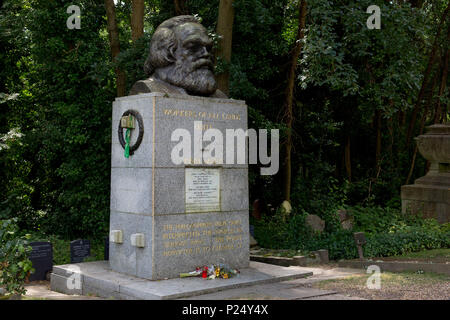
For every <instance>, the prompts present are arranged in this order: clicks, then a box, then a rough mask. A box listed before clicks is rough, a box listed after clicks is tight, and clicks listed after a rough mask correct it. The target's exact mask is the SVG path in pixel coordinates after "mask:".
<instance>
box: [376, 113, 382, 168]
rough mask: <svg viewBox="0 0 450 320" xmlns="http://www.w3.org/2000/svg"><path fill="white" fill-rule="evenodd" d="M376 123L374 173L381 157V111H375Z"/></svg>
mask: <svg viewBox="0 0 450 320" xmlns="http://www.w3.org/2000/svg"><path fill="white" fill-rule="evenodd" d="M375 121H376V125H375V126H376V132H377V142H376V147H375V171H376V172H377V171H378V167H379V165H380V164H379V162H380V155H381V111H380V110H377V111H376V112H375Z"/></svg>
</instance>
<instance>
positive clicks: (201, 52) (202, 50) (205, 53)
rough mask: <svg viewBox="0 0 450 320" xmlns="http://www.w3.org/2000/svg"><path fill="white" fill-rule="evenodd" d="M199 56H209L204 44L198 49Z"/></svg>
mask: <svg viewBox="0 0 450 320" xmlns="http://www.w3.org/2000/svg"><path fill="white" fill-rule="evenodd" d="M200 57H201V58H208V59H209V58H210V53H209V51H208V49H207V48H206V47H205V46H202V48H201V50H200Z"/></svg>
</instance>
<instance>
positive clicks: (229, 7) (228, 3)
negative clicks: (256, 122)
mask: <svg viewBox="0 0 450 320" xmlns="http://www.w3.org/2000/svg"><path fill="white" fill-rule="evenodd" d="M233 22H234V8H233V0H220V3H219V16H218V18H217V34H218V35H219V36H220V37H221V38H220V39H219V47H218V49H217V52H216V57H217V58H218V59H221V60H223V61H224V62H225V63H226V64H227V67H228V66H229V64H230V62H231V45H232V38H233ZM216 78H217V85H218V88H219V89H220V90H221V91H223V92H224V93H225V94H226V95H228V94H229V87H230V71H229V70H228V68H227V70H225V71H224V72H222V73H220V74H218V75H217V77H216Z"/></svg>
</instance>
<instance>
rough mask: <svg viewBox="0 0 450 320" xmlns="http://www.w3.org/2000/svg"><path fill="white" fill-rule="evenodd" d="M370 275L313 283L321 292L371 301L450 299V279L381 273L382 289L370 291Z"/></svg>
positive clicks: (442, 276)
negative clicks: (330, 292)
mask: <svg viewBox="0 0 450 320" xmlns="http://www.w3.org/2000/svg"><path fill="white" fill-rule="evenodd" d="M369 276H371V275H370V274H367V275H366V274H364V275H352V276H350V277H346V278H343V279H334V280H325V281H320V282H317V283H313V284H312V285H311V286H312V287H313V288H317V289H325V290H335V291H337V292H338V293H340V294H345V295H351V296H356V297H361V298H365V299H370V300H450V277H449V276H445V275H439V274H433V273H426V274H425V273H421V274H420V273H406V272H405V273H389V272H384V273H382V274H381V282H380V284H381V286H380V289H368V287H367V280H368V278H369Z"/></svg>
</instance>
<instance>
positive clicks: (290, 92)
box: [284, 0, 306, 201]
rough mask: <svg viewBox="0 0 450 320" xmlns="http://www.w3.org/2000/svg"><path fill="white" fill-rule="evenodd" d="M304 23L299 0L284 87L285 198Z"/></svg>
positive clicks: (302, 3) (303, 4) (303, 3)
mask: <svg viewBox="0 0 450 320" xmlns="http://www.w3.org/2000/svg"><path fill="white" fill-rule="evenodd" d="M305 23H306V1H304V0H301V1H300V4H299V14H298V31H297V38H296V42H295V47H294V49H293V51H292V56H291V64H290V69H289V75H288V84H287V88H286V100H285V102H284V105H285V121H286V126H287V137H286V155H285V162H284V164H285V166H284V180H285V181H284V183H285V185H284V198H285V200H288V201H290V200H291V180H292V168H291V166H292V164H291V151H292V123H293V121H294V113H293V103H294V101H293V100H294V85H295V74H296V69H297V62H298V58H299V56H300V53H301V51H302V41H301V40H302V39H303V37H304V29H305Z"/></svg>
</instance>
